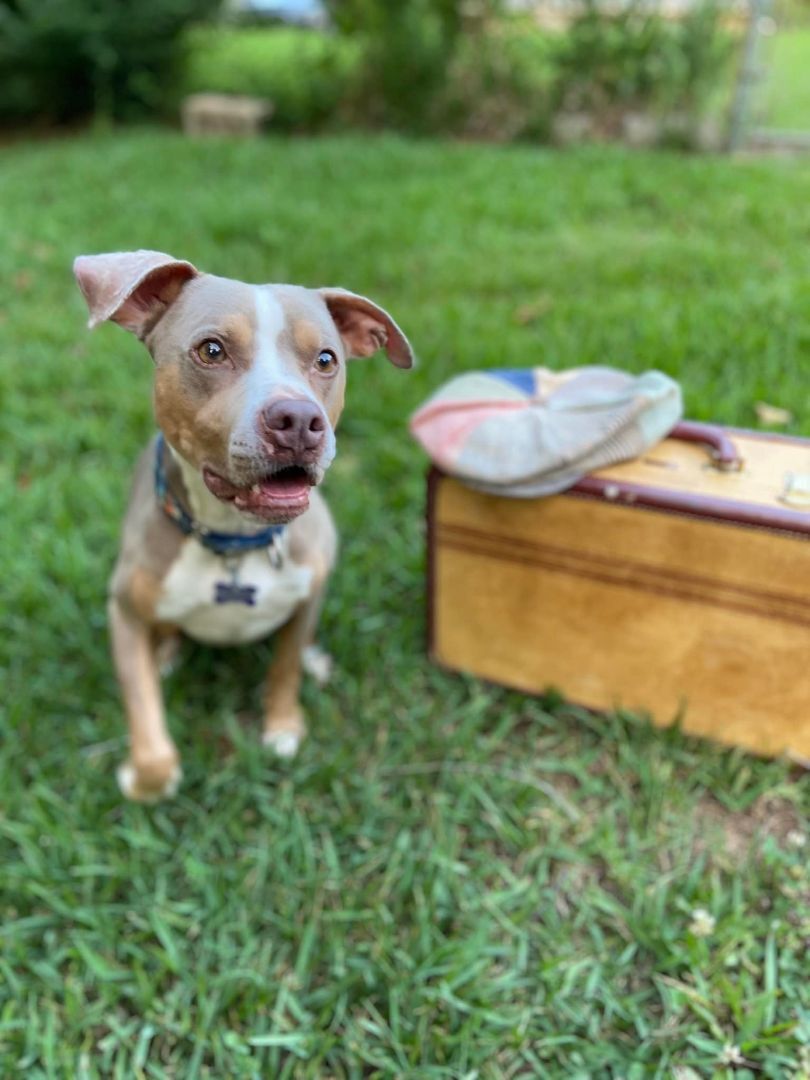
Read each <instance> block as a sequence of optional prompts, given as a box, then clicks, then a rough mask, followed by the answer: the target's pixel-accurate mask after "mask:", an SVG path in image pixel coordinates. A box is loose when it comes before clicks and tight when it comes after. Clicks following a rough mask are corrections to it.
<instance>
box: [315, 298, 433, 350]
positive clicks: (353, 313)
mask: <svg viewBox="0 0 810 1080" xmlns="http://www.w3.org/2000/svg"><path fill="white" fill-rule="evenodd" d="M318 292H319V293H320V295H321V296H322V297H323V299H324V302H325V303H326V306H327V307H328V308H329V314H330V315H331V316H332V320H333V322H334V324H335V326H336V327H337V328H338V332H339V334H340V336H341V338H342V340H343V344H344V346H345V348H346V352H347V353H348V355H349V356H372V355H373V354H374V353H375V352H376V351H377V350H378V349H385V351H386V353H387V354H388V359H389V360H390V361H391V363H392V364H395V365H396V366H397V367H401V368H409V367H413V363H414V357H413V349H412V348H411V346H410V342H409V341H408V339H407V338H406V337H405V335H404V334H403V333H402V331H401V330H400V328H399V327H398V326H397V324H396V323H395V322H394V320H393V319H392V318H391V316H390V315H389V314H388V312H387V311H384V310H383V309H382V308H381V307H378V306H377V305H376V304H375V303H372V301H371V300H367V299H366V297H365V296H358V295H357V294H356V293H353V292H347V291H346V289H318Z"/></svg>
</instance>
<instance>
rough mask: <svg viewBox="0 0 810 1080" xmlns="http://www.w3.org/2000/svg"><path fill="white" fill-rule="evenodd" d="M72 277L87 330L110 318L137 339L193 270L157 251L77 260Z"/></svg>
mask: <svg viewBox="0 0 810 1080" xmlns="http://www.w3.org/2000/svg"><path fill="white" fill-rule="evenodd" d="M73 273H74V274H75V275H76V281H78V283H79V288H80V289H81V290H82V293H83V294H84V298H85V300H86V301H87V307H88V308H89V310H90V321H89V323H88V326H89V327H90V329H91V330H92V329H93V327H94V326H98V324H99V323H101V322H105V321H106V320H107V319H112V321H113V322H117V323H118V324H119V326H123V327H124V329H125V330H131V331H132V333H133V334H136V335H137V336H138V337H139V338H141V339H143V338H144V337H145V335H146V334H147V333H148V332H149V330H151V328H152V327H153V326H154V325H155V323H156V322H157V321H158V319H159V318H160V317H161V315H163V313H164V312H165V311H166V309H167V308H168V307H169V305H170V304H172V303H173V302H174V301H175V300H176V299H177V297H178V295H179V294H180V290H181V289H182V287H183V286H184V285H185V283H186V282H187V281H188V280H189V279H190V278H193V277H197V275H198V273H199V271H198V270H197V268H196V267H195V266H192V265H191V263H190V262H186V261H185V260H183V259H175V258H174V257H173V256H172V255H165V254H164V253H163V252H162V251H115V252H111V253H109V254H105V255H79V257H78V258H77V259H75V260H74V262H73Z"/></svg>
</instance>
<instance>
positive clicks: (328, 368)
mask: <svg viewBox="0 0 810 1080" xmlns="http://www.w3.org/2000/svg"><path fill="white" fill-rule="evenodd" d="M315 367H316V368H317V369H318V371H319V372H320V373H321V375H331V374H332V373H333V372H334V371H336V370H337V357H336V356H335V354H334V353H333V352H332V350H331V349H321V351H320V352H319V353H318V358H317V360H316V361H315Z"/></svg>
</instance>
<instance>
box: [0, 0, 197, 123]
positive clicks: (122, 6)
mask: <svg viewBox="0 0 810 1080" xmlns="http://www.w3.org/2000/svg"><path fill="white" fill-rule="evenodd" d="M217 3H218V0H0V69H2V72H3V77H2V80H0V119H3V120H6V121H17V122H19V121H23V120H31V119H43V120H47V121H50V122H56V123H59V122H64V121H70V120H75V119H78V118H81V117H85V116H88V115H90V114H95V115H101V116H106V117H110V118H116V119H126V118H132V117H134V116H137V115H138V114H143V113H146V112H154V111H159V110H161V109H165V108H166V107H167V105H168V102H169V100H170V98H171V92H172V88H173V86H174V80H175V76H176V74H177V72H178V68H179V60H180V35H181V32H182V30H183V28H184V27H185V26H186V25H187V24H188V23H189V22H190V21H192V20H194V19H198V18H201V17H202V16H204V15H206V14H208V13H210V12H211V11H212V10H213V9H214V8H215V7H216V6H217Z"/></svg>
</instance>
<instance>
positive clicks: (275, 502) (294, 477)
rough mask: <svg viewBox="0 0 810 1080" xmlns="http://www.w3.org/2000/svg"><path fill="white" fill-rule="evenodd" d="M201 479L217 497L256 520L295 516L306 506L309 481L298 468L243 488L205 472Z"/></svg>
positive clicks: (307, 503)
mask: <svg viewBox="0 0 810 1080" xmlns="http://www.w3.org/2000/svg"><path fill="white" fill-rule="evenodd" d="M203 478H204V480H205V483H206V485H207V487H208V489H209V491H211V492H212V493H213V494H214V495H216V496H217V497H218V498H220V499H225V500H227V501H228V502H232V503H233V505H234V506H235V507H236V508H237V510H242V511H244V512H245V513H248V514H256V515H257V516H258V517H267V518H271V517H274V516H277V515H279V514H281V515H283V516H287V515H292V516H295V515H297V514H300V513H302V512H303V511H304V510H306V508H307V506H308V505H309V488H310V482H309V479H308V477H307V475H306V473H305V472H304V471H303V470H302V469H285V470H283V471H282V472H279V473H276V474H275V475H274V476H267V477H265V478H264V479H262V480H259V481H257V482H256V483H255V484H251V485H248V486H246V487H237V486H236V484H232V483H231V482H230V481H229V480H226V479H225V477H224V476H218V475H217V474H216V473H214V472H211V471H209V470H206V471H205V472H204V473H203Z"/></svg>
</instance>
